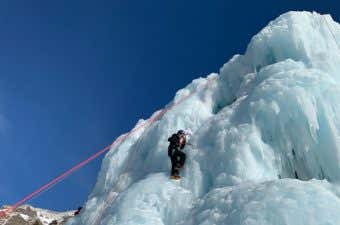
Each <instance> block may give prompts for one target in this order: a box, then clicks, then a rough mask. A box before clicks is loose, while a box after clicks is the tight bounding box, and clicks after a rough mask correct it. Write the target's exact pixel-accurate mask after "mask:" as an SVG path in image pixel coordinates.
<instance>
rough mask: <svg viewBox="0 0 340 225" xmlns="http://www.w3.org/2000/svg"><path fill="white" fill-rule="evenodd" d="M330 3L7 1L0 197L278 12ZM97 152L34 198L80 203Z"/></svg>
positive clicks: (45, 173)
mask: <svg viewBox="0 0 340 225" xmlns="http://www.w3.org/2000/svg"><path fill="white" fill-rule="evenodd" d="M274 2H275V3H274ZM335 2H336V1H330V0H329V1H325V0H322V1H321V0H317V1H310V0H308V1H307V0H305V1H296V0H282V1H269V0H268V1H261V0H257V1H242V0H237V1H233V0H228V1H227V0H225V1H215V0H209V1H199V0H195V1H193V0H190V1H189V0H186V1H182V0H181V1H179V0H178V1H177V0H173V1H156V0H154V1H150V0H144V1H130V0H113V1H99V0H97V1H87V0H82V1H71V0H58V1H46V0H44V1H42V0H41V1H40V0H37V1H29V0H22V1H16V0H3V1H1V2H0V115H1V116H0V151H1V156H0V171H1V177H0V204H13V203H15V202H16V201H18V200H19V199H21V198H22V197H23V196H24V195H26V194H28V193H30V192H31V191H33V190H35V189H36V188H38V187H39V186H40V185H42V184H44V183H46V182H47V181H49V179H50V178H52V177H55V176H56V175H58V174H59V173H60V172H63V171H64V170H66V169H68V168H70V167H71V166H73V165H74V164H75V163H77V162H79V161H80V160H83V159H84V158H86V157H88V156H89V155H91V154H93V153H94V152H96V151H97V150H98V149H100V148H102V147H104V146H106V145H107V144H109V143H111V141H112V140H113V139H114V138H115V137H116V136H117V135H119V134H121V133H123V132H126V131H128V130H129V129H130V128H131V127H132V126H133V125H134V124H135V122H136V121H137V120H138V119H139V118H147V117H148V116H149V115H150V114H151V113H152V112H153V111H155V110H156V109H159V108H161V107H163V106H164V105H165V104H166V103H167V102H169V101H170V100H171V98H172V97H173V95H174V93H175V91H176V90H177V89H179V88H181V87H183V86H184V85H185V84H187V83H188V82H190V81H191V80H192V79H194V78H196V77H198V76H204V75H206V74H208V73H210V72H218V69H219V67H220V66H221V65H222V64H223V63H224V62H226V61H228V59H229V58H230V57H231V56H232V55H233V54H236V53H243V52H244V50H245V48H246V46H247V44H248V42H249V40H250V38H251V37H252V36H253V35H254V34H255V33H257V32H258V31H259V30H260V29H261V28H262V27H264V26H265V25H266V24H267V23H268V22H269V21H270V20H272V19H274V18H275V17H277V16H279V15H280V14H281V13H284V12H286V11H289V10H302V9H304V10H315V11H318V12H322V13H331V14H332V16H333V18H335V19H336V20H338V21H339V19H338V18H339V15H340V14H339V13H340V5H337V4H336V3H335ZM100 162H101V159H98V160H96V161H95V162H93V163H92V164H91V165H89V166H87V167H85V168H84V169H82V170H81V171H78V172H76V173H75V174H74V175H72V176H71V177H69V178H68V179H66V180H65V181H63V182H62V183H60V184H59V185H57V186H55V187H54V188H53V189H51V190H49V191H48V192H46V193H44V194H43V195H41V196H40V197H39V198H36V199H34V200H33V201H31V202H30V203H31V204H34V205H35V206H39V207H45V208H50V209H56V210H65V209H72V208H75V207H77V206H78V205H81V204H82V203H83V202H84V201H85V200H86V198H87V195H88V194H89V192H90V191H91V189H92V188H93V185H94V183H95V181H96V175H97V173H98V170H99V168H100Z"/></svg>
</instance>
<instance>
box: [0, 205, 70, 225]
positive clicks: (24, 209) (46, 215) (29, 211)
mask: <svg viewBox="0 0 340 225" xmlns="http://www.w3.org/2000/svg"><path fill="white" fill-rule="evenodd" d="M73 215H74V211H68V212H55V211H50V210H46V209H39V208H34V207H32V206H30V205H23V206H20V207H18V208H16V209H15V210H14V211H13V212H12V213H9V214H8V216H7V217H1V218H0V224H1V225H31V224H33V225H40V224H41V225H50V224H51V223H52V222H53V221H56V222H57V224H56V225H61V224H63V223H64V222H66V220H67V219H68V218H70V217H73Z"/></svg>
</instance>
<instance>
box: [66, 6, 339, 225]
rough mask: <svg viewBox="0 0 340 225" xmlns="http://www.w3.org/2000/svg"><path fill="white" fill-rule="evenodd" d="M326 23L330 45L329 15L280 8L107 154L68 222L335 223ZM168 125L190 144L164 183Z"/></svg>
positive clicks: (335, 109) (332, 48)
mask: <svg viewBox="0 0 340 225" xmlns="http://www.w3.org/2000/svg"><path fill="white" fill-rule="evenodd" d="M326 21H327V23H326ZM330 29H331V30H332V32H334V35H335V37H336V39H337V41H338V42H339V44H340V26H339V24H337V23H336V22H334V21H333V20H332V18H331V17H330V16H329V15H320V14H317V13H309V12H289V13H286V14H284V15H282V16H280V17H279V18H277V19H276V20H274V21H272V22H271V23H269V25H268V26H266V27H265V28H264V29H263V30H262V31H261V32H260V33H259V34H257V35H255V36H254V37H253V38H252V40H251V42H250V44H249V45H248V48H247V51H246V53H245V54H244V55H236V56H234V57H233V58H232V59H231V60H230V61H229V62H227V63H226V64H225V65H224V66H223V67H222V68H221V70H220V72H219V74H211V75H209V76H208V77H207V78H199V79H196V80H194V81H193V82H192V83H191V84H189V85H188V86H187V87H185V88H184V89H182V90H180V91H178V92H177V94H176V96H175V98H174V100H173V102H172V103H169V104H173V103H176V102H178V101H180V100H181V99H182V98H183V97H185V96H188V95H189V94H191V93H194V94H193V95H192V96H191V97H190V98H188V99H187V100H186V101H184V102H182V103H181V104H179V105H177V106H176V107H174V108H173V109H172V110H170V111H168V112H166V114H165V115H164V116H163V117H162V118H161V119H160V120H158V121H157V122H155V123H153V124H152V125H151V126H145V127H144V128H143V129H141V130H138V132H136V133H134V134H133V135H131V136H130V137H129V138H128V139H127V140H125V141H124V142H123V143H122V144H120V145H119V146H116V147H114V148H112V149H111V151H110V152H109V153H108V154H107V155H106V157H105V159H104V160H103V164H102V168H101V171H100V173H99V176H98V181H97V184H96V186H95V188H94V190H93V192H92V193H91V195H90V196H89V199H88V201H87V203H86V207H85V209H84V210H83V212H82V213H81V215H80V216H79V217H76V218H75V219H72V220H71V221H70V222H69V223H68V225H123V224H124V225H125V224H129V225H137V224H139V225H142V224H145V225H153V224H157V225H174V224H178V225H184V224H185V225H187V224H188V225H198V224H202V225H208V224H209V225H210V224H216V225H222V224H233V225H238V224H246V225H252V224H261V225H262V224H263V225H266V224H276V225H277V224H289V225H300V224H306V225H311V224H313V225H321V224H323V225H326V224H327V225H331V224H334V225H336V224H340V217H339V215H340V202H339V201H340V200H339V197H340V195H339V182H340V49H339V48H338V46H337V44H336V42H335V40H334V38H333V36H332V33H331V32H330ZM154 115H156V114H154ZM146 122H147V121H144V120H141V121H139V123H138V124H137V126H139V125H140V124H143V123H146ZM178 129H190V130H191V131H192V136H191V139H190V143H192V145H193V146H187V147H186V148H185V151H186V152H187V155H188V159H187V163H186V166H185V168H184V170H183V171H182V172H181V173H182V175H183V178H182V179H181V181H180V182H175V181H172V180H169V179H168V174H169V159H168V156H167V144H168V143H167V138H168V137H169V136H170V135H171V134H172V133H174V132H176V131H177V130H178ZM295 178H298V179H295Z"/></svg>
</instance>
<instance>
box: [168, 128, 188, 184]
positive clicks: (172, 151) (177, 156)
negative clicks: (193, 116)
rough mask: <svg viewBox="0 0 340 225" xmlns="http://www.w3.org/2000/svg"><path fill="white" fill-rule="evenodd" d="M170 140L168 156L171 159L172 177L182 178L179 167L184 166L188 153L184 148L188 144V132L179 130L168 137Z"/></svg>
mask: <svg viewBox="0 0 340 225" xmlns="http://www.w3.org/2000/svg"><path fill="white" fill-rule="evenodd" d="M168 141H169V142H170V144H169V147H168V156H169V157H170V159H171V175H170V178H172V179H180V176H179V169H181V168H182V167H183V166H184V163H185V158H186V155H185V153H184V152H183V148H184V147H185V144H186V133H185V132H184V131H183V130H179V131H178V132H177V133H175V134H173V135H171V137H169V138H168Z"/></svg>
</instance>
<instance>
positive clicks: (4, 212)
mask: <svg viewBox="0 0 340 225" xmlns="http://www.w3.org/2000/svg"><path fill="white" fill-rule="evenodd" d="M215 79H216V77H214V78H212V79H209V80H208V82H207V83H206V84H205V85H204V86H203V87H202V88H199V89H197V90H196V91H194V92H192V93H190V94H189V95H187V96H185V97H183V98H181V99H180V100H179V101H177V102H176V103H173V104H172V105H170V106H168V107H166V108H164V109H163V110H161V111H159V112H158V113H157V114H156V115H154V116H153V117H151V118H150V119H149V120H147V121H146V122H144V123H143V124H141V125H139V126H137V127H135V128H134V129H132V130H131V131H130V132H129V133H127V134H124V135H122V136H120V137H118V138H117V139H116V140H115V141H114V142H112V144H110V145H108V146H106V147H105V148H103V149H101V150H100V151H98V152H96V153H95V154H93V155H92V156H90V157H89V158H87V159H85V160H84V161H82V162H80V163H78V164H77V165H75V166H73V167H72V168H71V169H69V170H67V171H65V172H64V173H62V174H61V175H59V176H57V177H56V178H54V179H52V180H51V181H49V182H48V183H46V184H45V185H43V186H41V187H40V188H39V189H37V190H36V191H34V192H32V193H31V194H29V195H27V196H25V197H24V198H23V199H21V200H20V201H18V202H17V203H15V204H14V205H12V206H10V207H9V208H6V209H4V210H0V217H4V216H6V215H7V214H8V213H11V212H12V211H13V210H15V209H16V208H18V207H19V206H21V205H23V204H24V203H26V202H28V201H29V200H31V199H32V198H34V197H36V196H38V195H39V194H41V193H43V192H45V191H47V190H48V189H50V188H51V187H53V186H54V185H56V184H57V183H59V182H60V181H62V180H63V179H65V178H66V177H68V176H70V175H71V174H72V173H74V172H75V171H76V170H78V169H80V168H82V167H83V166H85V165H87V164H88V163H90V162H91V161H93V160H94V159H96V158H98V157H99V156H100V155H102V154H104V153H105V152H107V151H109V150H110V149H111V148H113V147H114V146H115V145H117V144H120V143H121V142H123V141H125V140H126V139H127V138H128V137H130V136H131V135H132V134H134V133H135V132H137V131H139V130H140V129H142V128H143V127H146V126H147V125H151V124H153V123H154V122H155V121H157V120H158V119H160V118H161V117H162V116H163V115H164V114H165V113H166V112H168V111H169V110H171V109H172V108H174V107H175V106H177V105H179V104H181V103H182V102H184V101H185V100H187V99H188V98H190V97H191V96H192V95H193V94H195V93H197V92H198V91H200V90H202V89H204V88H205V87H206V86H208V85H209V84H210V82H212V81H213V80H215Z"/></svg>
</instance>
